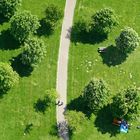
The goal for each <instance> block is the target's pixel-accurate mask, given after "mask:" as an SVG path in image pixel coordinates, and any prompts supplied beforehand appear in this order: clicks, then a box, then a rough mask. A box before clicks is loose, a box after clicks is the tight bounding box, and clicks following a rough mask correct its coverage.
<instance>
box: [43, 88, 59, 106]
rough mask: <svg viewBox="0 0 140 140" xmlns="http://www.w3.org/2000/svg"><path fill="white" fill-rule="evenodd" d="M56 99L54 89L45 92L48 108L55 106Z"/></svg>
mask: <svg viewBox="0 0 140 140" xmlns="http://www.w3.org/2000/svg"><path fill="white" fill-rule="evenodd" d="M57 97H58V93H57V92H56V90H55V89H50V90H46V96H45V100H46V102H47V104H48V106H50V105H51V104H55V103H56V99H57Z"/></svg>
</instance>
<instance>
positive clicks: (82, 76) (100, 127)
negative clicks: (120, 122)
mask: <svg viewBox="0 0 140 140" xmlns="http://www.w3.org/2000/svg"><path fill="white" fill-rule="evenodd" d="M139 5H140V1H139V0H117V1H114V0H78V2H77V7H76V11H75V18H74V22H76V21H77V20H78V19H80V18H81V16H85V18H87V20H88V19H90V17H91V15H93V13H94V12H95V11H97V10H99V9H101V8H105V7H111V8H113V9H114V10H115V12H116V14H117V15H118V17H119V26H117V27H115V28H114V29H113V31H112V32H111V33H110V34H109V37H108V39H106V40H105V41H103V42H100V43H94V42H92V43H91V42H88V41H87V42H86V43H85V42H82V40H81V42H71V48H70V53H69V79H68V104H72V103H74V101H75V102H76V101H77V104H78V99H77V98H78V97H79V95H81V93H82V90H83V89H84V87H85V85H86V84H87V83H88V82H89V80H90V79H91V78H92V77H97V78H103V79H104V80H105V81H106V82H107V83H108V85H109V86H110V88H111V92H112V94H116V92H117V91H118V90H121V89H122V88H125V87H128V86H130V85H132V84H136V85H137V87H140V80H139V77H140V72H139V69H140V48H137V50H136V51H134V52H133V53H132V54H131V55H129V57H128V58H127V59H126V60H125V61H123V62H122V61H121V60H120V57H118V56H116V54H114V53H115V52H114V51H113V48H110V49H109V52H108V53H107V54H105V55H102V56H101V55H100V54H99V53H98V52H97V48H98V47H109V46H110V45H114V40H115V38H116V37H117V36H118V35H119V33H120V30H121V29H122V28H124V27H125V26H130V27H132V28H134V29H135V30H136V31H137V32H138V33H139V35H140V26H139V23H140V15H139V11H140V7H139ZM93 38H94V36H93ZM130 75H132V77H131V76H130ZM105 119H106V120H105ZM109 119H110V118H109V114H108V112H107V111H106V112H105V111H104V112H103V111H101V112H100V113H99V114H98V115H97V116H94V115H93V116H92V117H91V118H90V120H89V121H88V123H87V126H83V131H82V132H81V133H79V134H75V135H73V136H72V139H73V140H93V139H94V140H101V139H104V140H109V139H112V140H138V139H139V138H140V132H139V130H137V129H136V125H138V124H140V120H139V121H138V122H134V123H133V126H132V129H130V131H129V133H128V134H118V131H117V130H118V129H119V128H117V127H115V126H113V125H112V124H111V120H109Z"/></svg>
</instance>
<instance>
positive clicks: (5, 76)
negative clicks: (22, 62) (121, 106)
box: [0, 62, 19, 93]
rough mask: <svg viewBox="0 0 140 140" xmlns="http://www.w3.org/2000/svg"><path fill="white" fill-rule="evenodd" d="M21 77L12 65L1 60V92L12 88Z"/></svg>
mask: <svg viewBox="0 0 140 140" xmlns="http://www.w3.org/2000/svg"><path fill="white" fill-rule="evenodd" d="M18 80H19V77H18V74H17V73H16V72H14V71H13V69H12V67H11V66H10V65H9V64H7V63H2V62H0V93H5V92H7V91H8V90H10V89H11V88H12V87H13V86H14V85H15V84H16V83H18Z"/></svg>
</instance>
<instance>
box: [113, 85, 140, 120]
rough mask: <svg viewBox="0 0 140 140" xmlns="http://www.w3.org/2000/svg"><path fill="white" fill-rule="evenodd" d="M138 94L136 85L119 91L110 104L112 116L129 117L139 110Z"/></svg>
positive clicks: (139, 96)
mask: <svg viewBox="0 0 140 140" xmlns="http://www.w3.org/2000/svg"><path fill="white" fill-rule="evenodd" d="M139 105H140V95H139V92H138V90H137V89H136V87H129V88H127V89H125V90H123V91H120V92H119V93H118V94H117V95H116V96H115V97H114V98H113V103H112V105H111V108H112V114H113V116H114V117H119V118H123V117H125V118H127V119H131V118H132V117H134V116H135V115H136V114H137V113H138V110H139Z"/></svg>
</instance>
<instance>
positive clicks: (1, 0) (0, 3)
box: [0, 0, 22, 18]
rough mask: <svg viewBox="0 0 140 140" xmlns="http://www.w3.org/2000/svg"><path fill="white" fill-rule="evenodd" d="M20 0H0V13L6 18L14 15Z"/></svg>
mask: <svg viewBox="0 0 140 140" xmlns="http://www.w3.org/2000/svg"><path fill="white" fill-rule="evenodd" d="M21 2H22V0H0V14H1V15H3V16H4V17H6V18H10V17H11V16H13V15H14V13H15V12H16V10H17V7H18V6H19V5H20V4H21Z"/></svg>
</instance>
